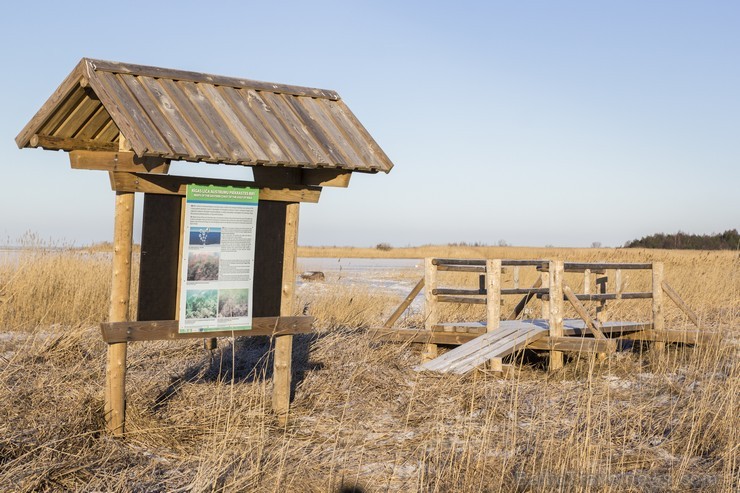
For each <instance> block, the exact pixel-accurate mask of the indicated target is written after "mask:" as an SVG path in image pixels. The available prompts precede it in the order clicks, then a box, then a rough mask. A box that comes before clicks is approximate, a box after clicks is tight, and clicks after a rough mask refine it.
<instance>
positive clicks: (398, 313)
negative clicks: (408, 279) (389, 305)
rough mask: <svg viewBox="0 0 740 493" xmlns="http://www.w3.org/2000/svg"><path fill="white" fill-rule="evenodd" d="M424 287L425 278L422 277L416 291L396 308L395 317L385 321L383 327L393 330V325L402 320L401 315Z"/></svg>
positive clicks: (412, 291)
mask: <svg viewBox="0 0 740 493" xmlns="http://www.w3.org/2000/svg"><path fill="white" fill-rule="evenodd" d="M423 287H424V278H423V277H422V278H421V279H420V280H419V282H417V283H416V286H414V289H412V290H411V292H410V293H409V295H408V296H406V299H405V300H403V302H401V304H400V305H398V308H396V311H395V312H393V315H391V316H390V317H389V318H388V320H386V321H385V323H384V324H383V327H387V328H389V329H390V328H391V327H393V324H395V323H396V321H397V320H398V319H399V318H401V315H402V314H403V312H405V311H406V308H408V307H409V305H411V303H413V302H414V299H415V298H416V295H418V294H419V293H420V292H421V290H422V288H423Z"/></svg>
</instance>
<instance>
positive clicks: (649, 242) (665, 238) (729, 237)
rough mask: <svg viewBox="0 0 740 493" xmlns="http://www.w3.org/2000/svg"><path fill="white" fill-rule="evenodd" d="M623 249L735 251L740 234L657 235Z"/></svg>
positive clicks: (628, 243)
mask: <svg viewBox="0 0 740 493" xmlns="http://www.w3.org/2000/svg"><path fill="white" fill-rule="evenodd" d="M624 246H625V248H665V249H669V250H737V249H738V248H740V234H739V233H738V232H737V230H736V229H728V230H727V231H725V232H724V233H718V234H713V235H692V234H688V233H684V232H683V231H679V232H678V233H674V234H668V235H667V234H665V233H658V234H654V235H650V236H645V237H643V238H640V239H639V240H632V241H628V242H627V243H625V245H624Z"/></svg>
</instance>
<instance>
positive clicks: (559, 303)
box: [549, 260, 565, 371]
mask: <svg viewBox="0 0 740 493" xmlns="http://www.w3.org/2000/svg"><path fill="white" fill-rule="evenodd" d="M564 270H565V269H564V265H563V261H562V260H554V261H550V263H549V271H550V314H549V319H550V337H562V336H563V275H564ZM562 367H563V353H562V351H553V350H551V351H550V371H555V370H559V369H560V368H562Z"/></svg>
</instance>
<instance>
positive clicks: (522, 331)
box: [417, 321, 547, 374]
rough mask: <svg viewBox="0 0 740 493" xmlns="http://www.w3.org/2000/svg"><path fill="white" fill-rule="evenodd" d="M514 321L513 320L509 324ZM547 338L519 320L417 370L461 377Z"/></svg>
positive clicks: (542, 331)
mask: <svg viewBox="0 0 740 493" xmlns="http://www.w3.org/2000/svg"><path fill="white" fill-rule="evenodd" d="M512 322H513V321H512ZM546 335H547V329H545V328H542V327H538V326H536V325H534V324H531V323H526V322H521V321H519V322H518V323H517V324H507V327H500V328H499V329H497V330H495V331H493V332H488V333H487V334H484V335H481V336H479V337H476V338H475V339H473V340H472V341H470V342H467V343H465V344H463V345H461V346H459V347H457V348H455V349H453V350H451V351H448V352H447V353H445V354H443V355H442V356H439V357H437V358H435V359H433V360H431V361H428V362H426V363H424V364H423V365H421V366H419V367H418V368H417V370H426V371H437V372H441V373H457V374H463V373H467V372H468V371H470V370H472V369H474V368H475V367H477V366H479V365H481V364H483V363H485V362H486V361H489V360H492V359H494V358H502V357H504V356H506V355H508V354H511V353H513V352H514V351H517V350H519V349H523V348H524V347H525V346H526V345H527V344H528V343H530V342H532V341H535V340H537V339H539V338H541V337H545V336H546Z"/></svg>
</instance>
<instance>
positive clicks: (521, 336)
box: [447, 327, 546, 374]
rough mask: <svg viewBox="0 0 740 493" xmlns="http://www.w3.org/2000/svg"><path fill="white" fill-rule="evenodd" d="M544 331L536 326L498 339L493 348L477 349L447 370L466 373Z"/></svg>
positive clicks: (504, 354) (542, 333)
mask: <svg viewBox="0 0 740 493" xmlns="http://www.w3.org/2000/svg"><path fill="white" fill-rule="evenodd" d="M545 333H546V331H545V330H543V329H540V328H537V327H534V328H530V329H528V330H521V331H519V332H518V333H517V334H516V335H515V336H514V337H508V338H506V339H505V340H502V341H500V342H499V343H498V344H496V347H495V348H490V349H486V350H481V351H478V352H477V353H476V354H475V355H474V356H473V357H471V358H468V359H466V360H463V361H459V362H457V363H456V364H453V365H451V367H450V368H449V369H448V370H447V371H450V372H452V373H457V374H464V373H467V372H469V371H471V370H473V369H474V368H476V367H477V366H480V365H482V364H483V363H485V362H486V361H488V360H490V359H492V358H501V357H503V356H506V355H509V354H511V353H513V352H514V351H517V350H519V349H524V348H525V347H526V346H527V344H528V343H529V342H530V341H533V340H536V339H537V338H539V337H543V336H544V335H545ZM461 347H462V346H461Z"/></svg>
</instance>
